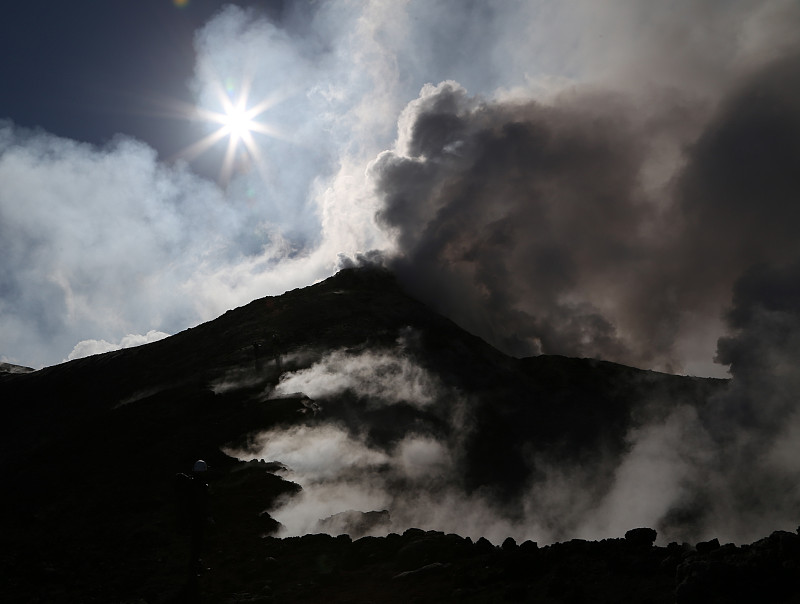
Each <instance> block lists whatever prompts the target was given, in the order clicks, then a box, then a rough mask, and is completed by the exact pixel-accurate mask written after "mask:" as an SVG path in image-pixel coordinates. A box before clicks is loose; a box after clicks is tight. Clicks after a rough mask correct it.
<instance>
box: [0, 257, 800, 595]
mask: <svg viewBox="0 0 800 604" xmlns="http://www.w3.org/2000/svg"><path fill="white" fill-rule="evenodd" d="M725 388H727V381H726V380H717V379H705V378H694V377H686V376H675V375H667V374H663V373H657V372H653V371H645V370H641V369H636V368H632V367H627V366H623V365H619V364H614V363H609V362H604V361H599V360H594V359H575V358H566V357H560V356H546V355H543V356H538V357H532V358H523V359H518V358H513V357H510V356H507V355H505V354H503V353H501V352H500V351H498V350H496V349H495V348H493V347H492V346H490V345H489V344H487V343H486V342H485V341H483V340H481V339H480V338H477V337H475V336H473V335H471V334H469V333H467V332H466V331H464V330H462V329H461V328H459V327H458V326H457V325H456V324H454V323H453V322H451V321H450V320H448V319H446V318H444V317H442V316H440V315H438V314H436V313H435V312H433V311H432V310H431V309H429V308H428V307H427V306H425V305H424V304H422V303H420V302H418V301H416V300H415V299H413V298H411V297H409V296H408V295H406V294H405V293H404V292H403V290H402V289H401V287H400V286H399V285H398V283H397V282H396V280H395V279H394V277H393V276H392V275H391V274H390V273H388V272H387V271H385V270H383V269H377V268H359V269H346V270H343V271H341V272H339V273H338V274H336V275H335V276H333V277H331V278H329V279H327V280H325V281H323V282H321V283H318V284H316V285H313V286H310V287H307V288H303V289H298V290H293V291H290V292H287V293H285V294H283V295H281V296H276V297H267V298H262V299H259V300H256V301H254V302H252V303H250V304H248V305H246V306H243V307H241V308H238V309H235V310H231V311H229V312H227V313H225V314H224V315H222V316H221V317H219V318H217V319H215V320H213V321H210V322H208V323H204V324H202V325H199V326H197V327H194V328H191V329H187V330H185V331H183V332H181V333H178V334H176V335H174V336H171V337H169V338H166V339H164V340H160V341H158V342H153V343H150V344H147V345H144V346H140V347H137V348H130V349H125V350H118V351H114V352H109V353H105V354H100V355H96V356H91V357H87V358H83V359H77V360H73V361H70V362H66V363H63V364H60V365H56V366H53V367H47V368H44V369H41V370H38V371H29V370H27V369H26V368H16V367H12V366H8V367H6V366H4V367H3V368H2V371H0V401H2V403H1V404H2V409H3V413H4V415H5V418H4V421H3V423H2V428H0V430H2V440H1V441H0V442H2V445H0V446H2V457H0V464H1V465H0V467H2V476H3V484H4V487H5V488H4V491H5V496H4V497H3V498H2V510H0V511H2V514H0V517H1V518H2V535H3V538H2V539H3V548H2V553H0V560H2V569H3V570H2V576H3V578H2V581H3V587H2V592H3V594H5V596H7V598H5V597H4V599H6V601H13V602H42V601H47V602H148V603H153V602H177V601H198V600H200V599H202V600H203V601H210V602H217V601H219V602H256V601H258V602H262V601H263V602H268V601H269V602H271V601H286V602H289V601H292V602H300V601H308V602H312V601H319V600H320V599H322V598H323V597H324V599H326V600H329V601H336V602H366V601H385V602H395V601H396V602H405V601H412V600H413V601H420V602H422V601H431V602H433V601H437V602H440V601H476V602H478V601H495V600H497V601H499V600H502V599H505V600H507V601H547V602H562V601H576V602H577V601H582V602H583V601H586V602H590V601H591V602H594V601H603V602H605V601H612V600H613V598H617V599H618V600H620V601H645V599H642V598H643V597H644V594H646V595H647V601H652V602H661V601H664V602H668V601H674V600H675V597H676V591H675V589H676V585H677V586H678V587H681V590H680V591H679V592H677V593H678V594H679V595H680V599H681V601H686V602H688V601H706V599H705V598H707V597H708V594H709V593H711V592H713V591H714V590H718V589H720V587H719V585H720V581H719V580H718V579H719V577H721V576H727V575H726V574H725V573H731V574H732V575H735V576H737V577H739V578H740V580H738V582H737V581H733V582H731V581H723V583H725V584H726V585H727V586H728V588H729V591H730V592H731V593H733V591H735V592H736V594H737V595H736V597H740V596H741V597H744V595H743V594H745V595H747V594H750V595H752V589H750V588H748V589H747V590H743V589H741V588H740V583H741V582H742V581H743V580H744V579H742V577H745V578H746V579H747V582H748V583H747V584H748V585H751V586H753V585H755V586H762V587H763V585H766V584H769V585H770V586H771V587H770V588H769V590H767V591H763V589H762V587H759V589H762V591H761V593H760V595H761V596H763V597H766V599H763V598H757V599H761V601H787V598H790V597H792V594H793V593H794V592H793V591H792V589H794V588H792V587H791V586H790V583H791V582H787V581H788V580H787V579H786V576H787V575H786V573H789V572H790V571H789V570H787V569H791V568H794V569H797V568H798V564H799V562H798V560H800V541H798V539H800V538H798V537H797V535H795V534H793V533H788V532H779V533H775V534H773V535H772V536H771V537H769V538H767V539H765V540H764V541H763V542H759V544H758V546H757V547H756V545H755V544H754V545H753V546H752V547H749V548H746V546H742V547H739V546H736V545H733V544H729V545H726V546H720V545H719V543H718V542H717V543H716V544H715V543H714V542H713V540H711V541H707V542H703V543H701V544H700V545H697V542H698V541H699V537H701V536H702V534H701V533H700V532H699V528H698V527H699V523H700V517H701V514H700V512H699V510H700V508H701V507H702V502H697V501H694V502H689V503H687V504H685V505H681V506H673V507H668V509H665V510H664V511H663V513H661V514H660V515H659V516H658V518H654V521H655V524H657V526H654V528H655V529H656V530H657V534H658V535H659V539H660V541H659V544H658V545H654V541H656V531H650V529H649V528H641V527H636V526H628V527H627V529H637V530H634V531H626V530H621V531H620V533H619V534H617V535H614V534H609V535H599V534H598V535H597V536H598V537H601V536H602V537H605V539H604V540H603V541H599V540H598V541H577V540H574V538H575V537H576V536H581V531H585V530H586V526H588V525H587V522H586V515H587V514H589V512H590V511H591V510H592V508H593V503H592V502H596V503H597V505H600V502H601V501H608V495H609V493H610V492H611V491H612V489H613V487H614V484H615V480H617V479H618V476H619V468H620V467H621V466H622V464H623V463H624V460H625V459H626V455H628V454H629V453H630V451H631V448H632V446H633V444H632V440H631V434H636V433H637V430H638V431H641V430H643V429H645V427H646V426H648V425H652V424H653V423H654V422H658V421H660V420H664V419H665V418H668V417H670V416H671V414H673V413H674V412H675V411H676V409H678V408H681V409H684V408H689V409H695V410H698V412H702V409H703V407H704V405H706V404H707V403H708V401H709V400H710V399H711V398H712V397H713V396H715V395H716V394H717V393H719V392H721V391H723V390H724V389H725ZM197 459H203V460H205V461H206V462H207V464H208V467H209V470H208V472H207V474H206V475H205V477H206V479H207V480H208V482H209V484H210V488H211V492H212V514H213V518H214V525H213V527H211V528H210V529H209V536H208V543H207V545H206V552H205V554H204V561H205V563H206V564H208V565H209V566H210V568H211V570H210V571H209V572H208V573H207V574H206V575H204V576H202V577H199V578H198V577H192V576H190V577H189V578H188V579H187V576H186V575H187V571H186V558H187V555H188V548H189V546H188V540H187V537H186V535H185V534H183V533H182V532H181V531H180V530H179V529H178V526H179V525H180V514H181V511H180V507H179V505H177V504H176V487H175V477H176V475H178V474H180V473H182V472H188V471H189V470H190V469H191V467H192V464H193V463H194V461H195V460H197ZM565 468H568V469H570V470H569V471H570V472H572V476H573V482H563V481H562V482H563V491H564V492H561V493H560V494H559V493H556V492H555V491H554V490H553V489H552V488H551V487H552V485H553V484H554V480H553V475H554V473H557V472H563V475H564V476H567V475H568V472H567V470H564V469H565ZM581 469H582V470H581ZM576 481H577V482H576ZM542 484H547V485H550V487H548V489H543V488H540V487H539V486H538V485H542ZM576 485H577V486H579V488H576ZM565 493H566V494H565ZM651 495H652V497H654V498H658V497H659V493H654V494H651ZM570 498H572V500H575V499H582V500H584V501H585V502H586V503H585V504H583V506H584V507H583V508H580V506H577V507H578V508H580V509H582V510H583V514H577V513H575V512H574V510H575V509H576V508H575V506H573V507H572V508H569V509H568V506H566V504H565V502H568V501H570ZM612 501H613V500H612ZM570 510H572V512H570ZM610 517H614V518H615V520H614V522H616V524H615V523H614V522H611V521H609V522H611V523H610V524H609V523H606V525H605V526H606V530H609V531H613V530H616V529H617V528H618V526H621V525H620V522H625V521H627V519H626V518H625V517H624V513H623V518H622V519H621V520H620V519H619V518H617V517H616V516H614V515H613V514H612V515H611V516H610ZM637 521H638V517H637V516H635V515H633V516H631V517H630V522H637ZM596 526H600V525H596ZM597 530H598V531H601V530H602V529H601V528H598V529H597ZM648 531H650V532H648ZM626 532H627V536H626V538H621V535H622V534H624V533H626ZM667 539H675V541H673V542H671V543H669V544H667V543H666V540H667ZM557 541H563V542H564V543H557ZM690 543H692V544H694V545H690ZM501 544H502V545H501ZM726 548H727V549H726ZM776 552H777V553H776ZM709 560H712V561H715V562H713V563H714V564H717V567H715V568H717V570H714V571H713V572H712V571H708V572H706V571H707V570H708V568H710V566H709V565H712V562H711V561H709ZM764 560H769V563H768V564H767V563H766V562H764ZM792 565H794V566H792ZM579 569H581V570H580V572H579ZM700 569H705V571H704V572H700ZM720 569H722V570H720ZM731 569H738V571H736V572H734V570H731ZM742 569H744V570H742ZM715 573H716V574H715ZM573 575H575V576H578V575H580V576H582V577H584V578H583V579H581V580H576V581H572V580H570V577H571V576H573ZM731 586H734V587H731ZM737 586H739V587H737ZM753 589H755V588H753ZM764 589H766V588H764ZM723 591H724V590H723ZM725 593H728V592H725ZM637 594H638V595H637ZM731 597H733V596H731ZM748 597H749V596H748ZM609 598H612V599H609ZM692 598H695V599H694V600H693V599H692ZM697 598H699V599H697ZM770 598H771V599H770ZM613 601H617V600H613ZM714 601H717V600H714ZM719 601H723V600H719ZM724 601H753V600H734V599H726V600H724ZM793 601H797V600H793Z"/></svg>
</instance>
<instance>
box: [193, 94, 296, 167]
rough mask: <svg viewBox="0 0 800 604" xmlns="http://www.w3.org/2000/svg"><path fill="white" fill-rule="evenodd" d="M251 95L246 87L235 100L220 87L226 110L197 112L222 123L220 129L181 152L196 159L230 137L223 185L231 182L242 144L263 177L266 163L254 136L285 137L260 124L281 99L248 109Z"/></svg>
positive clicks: (200, 115)
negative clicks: (267, 112) (249, 95)
mask: <svg viewBox="0 0 800 604" xmlns="http://www.w3.org/2000/svg"><path fill="white" fill-rule="evenodd" d="M248 93H249V86H243V87H242V89H241V91H240V92H239V96H238V98H236V99H235V100H232V98H231V94H229V93H228V92H227V91H226V90H225V88H223V86H222V85H221V84H218V85H217V90H216V95H217V98H218V99H219V103H220V106H221V108H222V111H221V112H218V111H210V110H208V109H202V108H196V109H195V111H194V112H195V115H197V116H199V117H200V118H201V119H203V120H204V121H207V122H211V123H214V124H219V128H217V129H216V130H215V131H214V132H212V133H211V134H209V135H208V136H206V137H204V138H203V139H202V140H200V141H198V142H196V143H195V144H193V145H191V146H190V147H189V148H187V149H185V150H184V151H183V152H182V153H181V156H182V157H185V158H187V159H192V158H194V157H197V156H198V155H200V154H202V153H204V152H205V151H207V150H208V149H210V148H211V147H213V146H214V145H215V144H217V143H218V142H219V141H221V140H222V139H224V138H225V137H227V138H228V145H227V150H226V152H225V159H224V160H223V162H222V166H221V169H220V180H221V181H223V182H227V181H229V180H230V177H231V174H232V172H233V166H234V163H235V161H236V156H237V152H238V149H239V143H240V142H241V143H242V144H243V146H244V152H245V153H246V154H247V156H248V157H249V158H250V159H251V160H252V163H254V164H255V166H256V167H257V168H258V170H259V171H260V172H262V176H263V172H264V164H263V161H262V157H261V152H260V150H259V148H258V145H257V144H256V141H255V139H254V138H253V134H254V133H259V134H265V135H267V136H271V137H277V138H284V137H283V136H281V135H280V133H279V132H278V131H277V130H276V129H275V128H273V127H270V126H269V125H268V124H265V123H263V122H260V121H256V118H257V117H258V116H259V115H261V114H262V113H264V112H265V111H266V110H267V109H269V108H270V107H271V106H272V105H274V104H275V103H276V102H277V97H275V98H267V99H265V100H263V101H261V102H260V103H258V104H256V105H253V106H248Z"/></svg>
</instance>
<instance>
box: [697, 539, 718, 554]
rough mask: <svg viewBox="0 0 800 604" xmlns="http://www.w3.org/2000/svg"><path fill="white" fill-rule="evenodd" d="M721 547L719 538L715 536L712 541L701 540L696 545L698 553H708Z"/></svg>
mask: <svg viewBox="0 0 800 604" xmlns="http://www.w3.org/2000/svg"><path fill="white" fill-rule="evenodd" d="M719 547H720V545H719V539H717V538H716V537H714V538H713V539H711V540H710V541H701V542H700V543H698V544H697V545H696V546H695V549H697V553H698V554H707V553H709V552H713V551H714V550H715V549H719Z"/></svg>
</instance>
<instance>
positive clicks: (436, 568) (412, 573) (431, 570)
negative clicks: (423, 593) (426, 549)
mask: <svg viewBox="0 0 800 604" xmlns="http://www.w3.org/2000/svg"><path fill="white" fill-rule="evenodd" d="M449 568H450V564H443V563H441V562H433V563H431V564H426V565H425V566H422V567H420V568H417V569H414V570H409V571H406V572H403V573H400V574H397V575H395V576H394V577H392V579H394V580H400V581H403V580H406V579H414V578H419V577H426V576H431V575H439V574H441V573H443V572H444V571H446V570H448V569H449Z"/></svg>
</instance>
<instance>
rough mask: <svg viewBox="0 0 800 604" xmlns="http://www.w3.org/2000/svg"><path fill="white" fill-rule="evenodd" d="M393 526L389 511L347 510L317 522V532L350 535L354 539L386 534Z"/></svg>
mask: <svg viewBox="0 0 800 604" xmlns="http://www.w3.org/2000/svg"><path fill="white" fill-rule="evenodd" d="M390 524H391V517H390V516H389V512H388V511H387V510H380V511H373V512H359V511H356V510H347V511H346V512H340V513H339V514H334V515H333V516H329V517H328V518H323V519H322V520H319V521H318V522H317V530H319V531H321V532H323V533H328V534H331V535H342V534H347V535H350V536H351V537H352V538H353V539H358V538H359V537H364V536H365V535H370V534H375V533H385V532H386V531H387V530H388V528H389V525H390Z"/></svg>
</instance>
